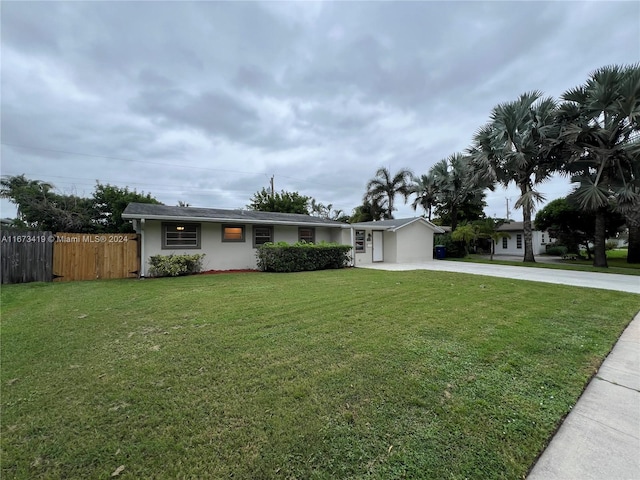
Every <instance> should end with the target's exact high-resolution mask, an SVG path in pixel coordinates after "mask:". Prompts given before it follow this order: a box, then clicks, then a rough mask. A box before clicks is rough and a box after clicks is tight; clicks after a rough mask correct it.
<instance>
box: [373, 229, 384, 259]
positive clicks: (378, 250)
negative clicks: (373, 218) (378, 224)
mask: <svg viewBox="0 0 640 480" xmlns="http://www.w3.org/2000/svg"><path fill="white" fill-rule="evenodd" d="M383 252H384V251H383V248H382V232H381V231H380V230H374V231H373V261H374V262H382V261H383V260H384V253H383Z"/></svg>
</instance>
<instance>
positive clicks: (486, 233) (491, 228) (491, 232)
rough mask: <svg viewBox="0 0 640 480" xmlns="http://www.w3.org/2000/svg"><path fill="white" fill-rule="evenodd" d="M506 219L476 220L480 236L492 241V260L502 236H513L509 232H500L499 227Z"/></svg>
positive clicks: (475, 223)
mask: <svg viewBox="0 0 640 480" xmlns="http://www.w3.org/2000/svg"><path fill="white" fill-rule="evenodd" d="M504 222H505V221H504V220H503V219H493V218H490V217H489V218H484V219H482V220H477V221H476V222H474V226H476V228H477V231H478V238H484V239H487V240H489V241H490V243H491V245H490V251H491V260H493V255H494V254H495V253H496V243H497V242H498V240H500V239H502V238H511V235H510V234H509V233H507V232H500V231H498V228H499V227H500V225H502V224H503V223H504Z"/></svg>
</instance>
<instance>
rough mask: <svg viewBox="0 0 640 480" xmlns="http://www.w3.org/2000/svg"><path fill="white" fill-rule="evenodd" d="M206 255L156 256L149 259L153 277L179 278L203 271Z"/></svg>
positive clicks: (150, 271)
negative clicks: (203, 261)
mask: <svg viewBox="0 0 640 480" xmlns="http://www.w3.org/2000/svg"><path fill="white" fill-rule="evenodd" d="M204 256H205V254H204V253H202V254H198V255H154V256H153V257H149V264H150V265H151V268H150V269H149V273H150V274H151V276H152V277H178V276H181V275H191V274H193V273H198V272H200V271H202V260H203V259H204Z"/></svg>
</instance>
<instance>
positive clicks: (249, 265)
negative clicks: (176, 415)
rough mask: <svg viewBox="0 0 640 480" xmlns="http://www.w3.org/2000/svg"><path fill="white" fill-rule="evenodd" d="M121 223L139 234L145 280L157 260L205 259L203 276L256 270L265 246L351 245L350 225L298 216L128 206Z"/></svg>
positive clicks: (250, 211) (160, 206)
mask: <svg viewBox="0 0 640 480" xmlns="http://www.w3.org/2000/svg"><path fill="white" fill-rule="evenodd" d="M122 218H124V219H128V220H132V222H133V226H134V229H135V231H136V232H137V233H139V234H140V258H141V259H142V262H141V263H142V265H141V269H140V272H141V276H145V272H146V271H147V266H148V262H149V257H152V256H154V255H171V254H176V255H190V254H196V253H198V254H201V253H204V254H205V257H204V262H203V268H204V270H237V269H255V268H257V261H256V248H257V247H258V246H260V245H262V244H263V243H267V242H281V241H283V242H287V243H295V242H298V241H300V240H304V241H306V242H312V243H319V242H323V241H325V242H336V243H343V244H350V230H349V225H347V224H345V223H341V222H336V221H332V220H325V219H322V218H318V217H312V216H310V215H300V214H295V213H273V212H258V211H254V210H222V209H214V208H193V207H171V206H167V205H153V204H148V203H130V204H129V205H128V206H127V208H126V209H125V210H124V212H123V213H122Z"/></svg>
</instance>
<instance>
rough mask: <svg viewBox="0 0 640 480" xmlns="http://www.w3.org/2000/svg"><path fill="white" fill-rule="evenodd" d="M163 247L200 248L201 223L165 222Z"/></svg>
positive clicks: (163, 225) (163, 226)
mask: <svg viewBox="0 0 640 480" xmlns="http://www.w3.org/2000/svg"><path fill="white" fill-rule="evenodd" d="M162 248H165V249H168V248H200V224H199V223H163V224H162Z"/></svg>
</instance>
